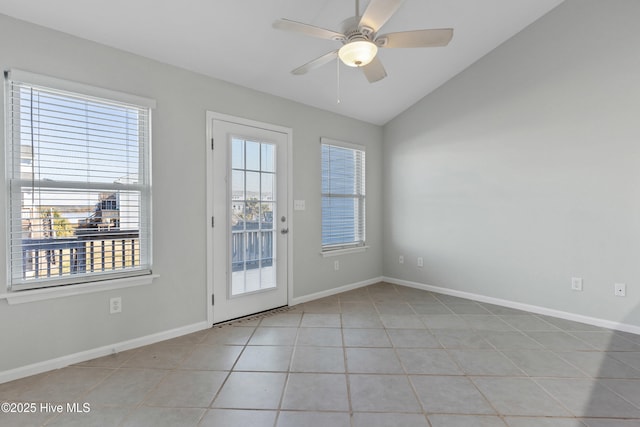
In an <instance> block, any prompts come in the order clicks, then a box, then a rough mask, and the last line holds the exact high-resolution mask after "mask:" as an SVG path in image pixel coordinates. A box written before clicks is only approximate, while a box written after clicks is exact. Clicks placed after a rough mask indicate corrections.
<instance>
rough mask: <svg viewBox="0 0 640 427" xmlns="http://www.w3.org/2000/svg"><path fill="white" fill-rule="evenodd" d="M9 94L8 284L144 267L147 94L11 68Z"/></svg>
mask: <svg viewBox="0 0 640 427" xmlns="http://www.w3.org/2000/svg"><path fill="white" fill-rule="evenodd" d="M40 81H42V82H44V83H45V84H46V86H45V85H42V84H40ZM60 88H64V89H60ZM68 88H75V89H78V90H77V91H69V90H68ZM94 93H97V94H99V95H106V96H110V97H111V98H109V99H106V98H103V97H96V96H94V95H93V94H94ZM6 100H7V108H6V115H7V117H6V125H7V128H8V131H9V132H8V135H9V138H8V140H7V141H6V144H7V150H6V151H7V171H8V176H9V186H10V193H9V215H8V221H9V230H10V237H9V239H10V242H9V245H10V250H9V252H8V264H9V266H8V267H9V271H10V284H9V287H10V289H11V290H22V289H31V288H39V287H46V286H57V285H65V284H72V283H80V282H90V281H95V280H104V279H109V278H118V277H126V276H130V275H139V274H147V273H149V272H150V271H151V217H150V203H151V180H150V176H151V175H150V162H149V157H150V156H149V152H150V129H151V127H150V105H153V101H151V100H144V98H137V97H134V96H130V95H126V94H119V93H117V92H111V91H105V90H102V89H99V88H90V87H87V86H83V85H75V86H74V84H73V83H70V82H66V81H58V80H56V79H51V78H47V77H44V76H37V75H32V74H30V73H23V72H13V71H12V72H11V73H10V74H9V75H7V81H6ZM131 100H134V101H137V100H142V102H140V104H146V105H136V104H132V103H130V101H131ZM147 101H148V102H147Z"/></svg>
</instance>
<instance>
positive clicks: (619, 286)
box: [613, 283, 627, 297]
mask: <svg viewBox="0 0 640 427" xmlns="http://www.w3.org/2000/svg"><path fill="white" fill-rule="evenodd" d="M613 289H614V290H613V293H614V295H615V296H617V297H626V296H627V285H625V284H624V283H616V284H615V285H613Z"/></svg>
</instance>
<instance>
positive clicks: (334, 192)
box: [321, 138, 365, 251]
mask: <svg viewBox="0 0 640 427" xmlns="http://www.w3.org/2000/svg"><path fill="white" fill-rule="evenodd" d="M321 146H322V250H323V251H331V250H335V249H346V248H351V247H358V246H364V243H365V152H364V147H362V146H359V145H353V144H347V143H344V142H339V141H333V140H330V139H327V138H322V140H321Z"/></svg>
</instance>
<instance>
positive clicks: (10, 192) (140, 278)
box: [0, 69, 157, 304]
mask: <svg viewBox="0 0 640 427" xmlns="http://www.w3.org/2000/svg"><path fill="white" fill-rule="evenodd" d="M4 77H5V82H4V83H5V84H4V88H5V114H4V123H5V135H4V136H5V141H4V149H5V186H4V191H3V197H4V199H5V215H7V217H6V220H5V225H6V226H5V230H6V239H5V246H6V259H5V265H6V268H7V272H6V277H7V286H6V293H4V294H2V293H0V298H6V299H7V300H8V301H9V303H10V304H12V303H19V302H30V301H37V300H42V299H49V298H56V297H60V296H67V295H77V294H83V293H89V292H95V291H98V290H107V289H117V288H121V287H128V286H137V285H141V284H149V283H151V280H152V279H153V278H155V277H157V275H153V273H152V267H153V253H152V248H153V242H152V237H153V232H152V229H153V228H152V213H151V209H152V185H151V177H152V171H151V164H152V159H151V152H152V149H151V141H152V135H151V129H152V110H153V109H154V108H155V107H156V101H155V100H153V99H149V98H145V97H140V96H137V95H132V94H127V93H122V92H118V91H113V90H109V89H104V88H99V87H95V86H90V85H85V84H82V83H76V82H71V81H68V80H63V79H58V78H54V77H49V76H45V75H40V74H35V73H31V72H27V71H22V70H16V69H12V70H10V71H5V73H4ZM14 83H15V84H24V85H26V86H32V87H34V88H36V89H38V88H40V89H42V90H44V91H49V92H54V93H58V94H60V95H61V96H65V95H66V96H69V97H70V98H72V97H73V98H80V99H84V100H86V101H89V102H91V101H95V102H98V103H104V104H114V105H116V106H118V107H124V108H126V107H127V106H129V107H131V108H135V109H138V110H140V111H144V112H145V114H146V122H145V123H144V129H143V130H141V133H143V134H146V136H145V137H144V140H143V143H144V145H143V146H142V149H141V150H140V155H141V162H142V163H143V165H144V166H143V167H142V169H140V167H139V169H138V171H139V173H140V176H139V180H138V183H136V184H126V187H127V188H125V190H134V191H139V194H140V196H139V197H140V203H139V206H138V209H139V210H140V213H139V221H140V224H139V227H138V228H139V231H138V233H139V234H138V239H139V241H140V240H142V239H143V238H144V239H145V243H144V249H143V248H142V244H141V248H140V250H141V251H144V260H143V261H144V263H143V265H141V268H136V269H130V270H129V269H120V270H111V271H105V272H102V271H101V272H89V273H87V274H81V275H78V276H74V275H68V276H62V279H60V278H57V279H51V278H48V277H45V278H42V279H38V278H36V279H34V280H29V281H28V282H27V281H25V280H16V279H15V278H14V277H12V276H13V269H14V266H12V259H11V257H12V254H11V251H12V249H15V248H16V245H13V248H12V231H14V230H12V225H11V222H12V219H15V218H17V217H18V216H16V215H17V214H16V212H12V209H14V210H15V209H16V206H18V208H19V205H20V203H13V202H12V200H15V197H18V198H21V184H20V183H21V182H22V181H24V179H23V177H22V176H20V173H19V172H18V175H16V174H15V173H14V170H13V169H14V168H15V167H16V166H19V162H21V159H15V158H13V157H15V153H16V149H15V145H14V144H16V142H15V141H14V134H15V132H16V129H14V128H13V127H12V123H13V122H12V117H11V106H12V105H13V104H12V98H13V97H12V87H13V85H14ZM16 122H19V120H18V121H16ZM18 151H19V150H18ZM16 162H18V163H16ZM12 183H16V184H17V185H12ZM64 184H68V183H62V184H60V185H59V187H60V188H65V187H64ZM56 186H57V184H56V185H52V187H56ZM99 186H100V184H99V183H97V182H96V183H83V182H78V185H77V186H73V185H72V186H70V187H69V188H70V189H71V188H72V187H73V189H75V190H76V191H77V190H79V189H86V190H87V191H95V190H94V189H96V188H97V187H99ZM134 187H135V188H134ZM143 233H144V234H143ZM20 247H22V245H20Z"/></svg>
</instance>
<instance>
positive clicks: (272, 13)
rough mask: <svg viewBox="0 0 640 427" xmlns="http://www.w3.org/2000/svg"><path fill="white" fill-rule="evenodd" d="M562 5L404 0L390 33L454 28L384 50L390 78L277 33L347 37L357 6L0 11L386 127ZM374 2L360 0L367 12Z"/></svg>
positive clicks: (283, 3)
mask: <svg viewBox="0 0 640 427" xmlns="http://www.w3.org/2000/svg"><path fill="white" fill-rule="evenodd" d="M562 1H563V0H405V2H404V4H403V5H402V6H401V7H400V9H399V10H398V12H397V13H396V14H395V15H394V16H393V17H392V18H391V19H390V20H389V21H388V22H387V23H386V24H385V25H384V27H383V28H382V31H381V33H387V32H396V31H406V30H417V29H425V28H449V27H452V28H454V30H455V32H454V36H453V40H452V41H451V43H450V44H449V46H447V47H444V48H430V49H382V50H381V51H380V52H379V57H380V59H381V60H382V62H383V63H384V66H385V67H386V69H387V73H388V75H389V76H388V77H387V78H385V79H384V80H381V81H379V82H377V83H373V84H370V83H368V82H367V80H366V79H365V77H364V75H362V73H361V71H360V70H358V69H354V68H348V67H346V66H344V65H341V67H340V100H341V102H340V103H339V104H338V103H337V102H336V100H337V67H336V65H335V63H330V64H328V65H325V66H324V67H322V68H320V69H318V70H314V71H312V72H310V73H309V74H306V75H303V76H294V75H292V74H291V73H290V71H291V70H292V69H294V68H296V67H298V66H300V65H302V64H304V63H306V62H308V61H310V60H312V59H315V58H317V57H319V56H321V55H323V54H324V53H327V52H329V51H331V50H335V49H336V48H338V47H339V46H340V44H339V42H334V41H328V40H321V39H314V38H311V37H307V36H304V35H299V34H294V33H287V32H283V31H279V30H274V29H273V28H272V27H271V24H272V23H273V21H274V20H276V19H278V18H287V19H292V20H295V21H300V22H304V23H308V24H312V25H317V26H320V27H324V28H328V29H334V30H336V31H340V30H341V28H340V23H341V22H342V21H343V20H344V19H346V18H348V17H351V16H353V15H354V14H355V1H354V0H175V1H169V0H108V1H98V0H47V1H42V0H0V13H3V14H6V15H9V16H13V17H15V18H18V19H22V20H25V21H29V22H33V23H36V24H39V25H42V26H45V27H50V28H53V29H56V30H60V31H63V32H66V33H69V34H73V35H76V36H78V37H82V38H85V39H89V40H93V41H96V42H99V43H103V44H105V45H108V46H113V47H116V48H118V49H122V50H125V51H129V52H132V53H136V54H138V55H142V56H145V57H148V58H152V59H155V60H158V61H161V62H165V63H168V64H172V65H176V66H179V67H182V68H186V69H188V70H192V71H196V72H199V73H202V74H206V75H209V76H211V77H215V78H218V79H222V80H226V81H229V82H233V83H236V84H239V85H242V86H246V87H249V88H252V89H256V90H259V91H262V92H267V93H270V94H273V95H277V96H281V97H283V98H287V99H291V100H294V101H298V102H301V103H303V104H307V105H311V106H314V107H318V108H321V109H324V110H329V111H333V112H335V113H337V114H342V115H345V116H349V117H353V118H356V119H361V120H364V121H367V122H370V123H375V124H384V123H386V122H387V121H389V120H391V119H392V118H393V117H395V116H396V115H398V114H399V113H401V112H402V111H404V110H406V109H407V108H408V107H410V106H411V105H413V104H414V103H415V102H417V101H418V100H420V99H421V98H423V97H424V96H425V95H427V94H429V93H430V92H432V91H433V90H435V89H436V88H437V87H439V86H440V85H442V84H443V83H444V82H446V81H447V80H449V79H451V78H452V77H453V76H455V75H456V74H458V73H459V72H461V71H462V70H464V69H465V68H467V67H468V66H469V65H471V64H472V63H473V62H475V61H476V60H478V59H479V58H481V57H482V56H484V55H485V54H487V53H488V52H490V51H491V50H493V49H494V48H495V47H497V46H498V45H500V44H501V43H503V42H504V41H505V40H507V39H509V38H510V37H512V36H513V35H515V34H516V33H518V32H519V31H520V30H522V29H523V28H525V27H526V26H527V25H529V24H531V23H532V22H533V21H535V20H537V19H538V18H539V17H541V16H542V15H544V14H545V13H547V12H548V11H550V10H551V9H553V8H554V7H556V6H557V5H559V4H560V3H562ZM368 3H369V0H361V5H360V8H361V10H364V8H365V7H366V6H367V4H368Z"/></svg>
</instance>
